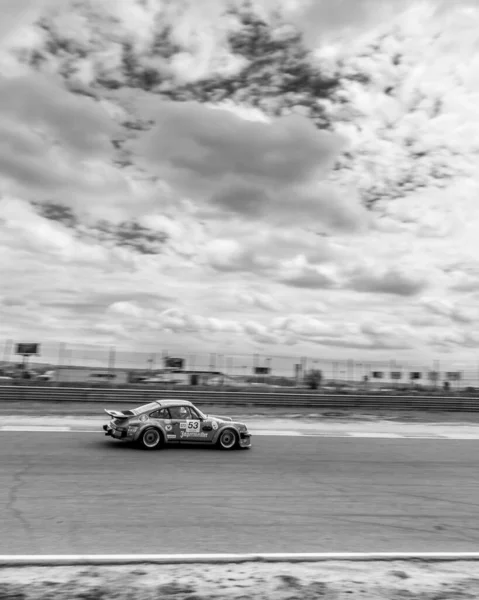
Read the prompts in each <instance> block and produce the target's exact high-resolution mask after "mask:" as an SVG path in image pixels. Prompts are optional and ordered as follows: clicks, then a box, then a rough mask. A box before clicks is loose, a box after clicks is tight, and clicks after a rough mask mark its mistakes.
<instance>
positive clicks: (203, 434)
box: [181, 431, 208, 438]
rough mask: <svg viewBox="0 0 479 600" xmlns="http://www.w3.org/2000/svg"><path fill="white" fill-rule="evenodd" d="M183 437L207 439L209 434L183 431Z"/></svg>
mask: <svg viewBox="0 0 479 600" xmlns="http://www.w3.org/2000/svg"><path fill="white" fill-rule="evenodd" d="M181 437H182V438H189V437H195V438H199V437H201V438H205V437H208V434H207V433H203V432H198V433H196V432H195V431H182V432H181Z"/></svg>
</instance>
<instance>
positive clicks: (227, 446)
mask: <svg viewBox="0 0 479 600" xmlns="http://www.w3.org/2000/svg"><path fill="white" fill-rule="evenodd" d="M237 445H238V434H237V433H236V431H235V430H234V429H224V430H223V431H222V432H221V433H220V436H219V438H218V446H219V447H220V448H221V449H222V450H234V449H235V448H236V446H237Z"/></svg>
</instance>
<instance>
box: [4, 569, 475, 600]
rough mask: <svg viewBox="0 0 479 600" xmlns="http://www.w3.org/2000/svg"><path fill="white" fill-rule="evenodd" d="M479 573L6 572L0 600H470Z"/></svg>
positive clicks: (441, 570)
mask: <svg viewBox="0 0 479 600" xmlns="http://www.w3.org/2000/svg"><path fill="white" fill-rule="evenodd" d="M478 569H479V565H478V563H477V562H474V561H471V562H466V561H457V562H446V563H441V562H439V563H428V562H422V561H395V562H387V561H376V562H339V561H335V562H333V561H331V562H322V563H297V564H289V563H271V564H267V563H243V564H237V565H235V564H220V565H198V564H196V565H195V564H192V565H141V564H140V565H137V566H132V567H128V566H123V567H86V566H84V567H36V568H27V567H23V568H3V569H0V598H2V600H80V599H81V600H109V599H113V598H114V599H115V600H127V599H128V600H131V599H132V598H135V600H160V599H162V600H163V599H164V600H173V599H174V600H224V599H231V600H247V599H250V598H254V599H255V600H270V599H272V598H274V599H275V600H313V599H320V598H321V599H322V600H345V599H348V600H357V599H361V600H466V599H471V600H473V599H475V598H478V597H479V570H478Z"/></svg>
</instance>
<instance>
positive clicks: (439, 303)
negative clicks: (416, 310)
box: [422, 298, 479, 324]
mask: <svg viewBox="0 0 479 600" xmlns="http://www.w3.org/2000/svg"><path fill="white" fill-rule="evenodd" d="M422 306H424V308H425V309H426V310H428V311H430V312H431V313H433V314H434V315H439V316H441V317H447V318H448V319H450V320H451V321H456V322H457V323H464V324H467V323H473V322H474V321H477V320H478V318H479V314H477V313H476V314H475V315H474V314H473V313H472V311H470V310H468V309H467V308H463V307H461V306H457V305H454V303H453V302H451V301H450V300H443V299H440V298H424V299H423V300H422Z"/></svg>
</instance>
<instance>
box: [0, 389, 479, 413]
mask: <svg viewBox="0 0 479 600" xmlns="http://www.w3.org/2000/svg"><path fill="white" fill-rule="evenodd" d="M162 398H175V399H176V398H177V399H185V400H189V401H191V402H193V403H194V404H197V405H198V406H201V405H207V404H225V405H227V404H229V405H232V406H245V405H251V406H258V407H260V406H263V407H265V406H276V407H286V408H292V409H294V408H295V407H298V408H300V407H301V408H304V407H306V408H317V409H323V408H327V409H356V410H357V409H367V410H371V409H373V410H374V409H376V410H386V409H390V410H424V411H450V412H478V411H479V398H467V397H458V396H419V395H415V396H395V395H390V396H388V395H379V394H375V395H370V396H367V395H359V394H358V395H354V394H344V395H342V394H332V395H326V394H314V393H311V392H309V393H288V392H281V393H274V392H255V391H248V392H232V391H222V390H207V391H202V390H152V389H142V390H136V389H101V388H75V387H58V388H55V387H49V388H46V387H31V386H1V387H0V403H1V402H2V401H9V402H60V403H67V402H98V403H101V404H107V403H108V404H113V403H114V404H121V403H127V404H144V403H147V402H152V401H154V400H160V399H162Z"/></svg>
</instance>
